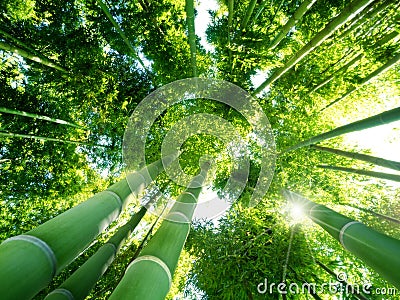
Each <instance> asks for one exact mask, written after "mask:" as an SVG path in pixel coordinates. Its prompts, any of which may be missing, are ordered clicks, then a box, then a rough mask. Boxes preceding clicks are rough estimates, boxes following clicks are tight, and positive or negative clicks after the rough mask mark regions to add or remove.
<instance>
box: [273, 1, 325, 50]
mask: <svg viewBox="0 0 400 300" xmlns="http://www.w3.org/2000/svg"><path fill="white" fill-rule="evenodd" d="M316 1H317V0H304V1H303V3H301V4H300V6H299V7H298V8H297V9H296V11H295V12H294V14H293V16H292V17H291V18H290V19H289V20H288V21H287V22H286V24H285V25H283V27H282V29H281V31H279V33H278V34H277V35H276V36H275V37H274V39H273V40H272V42H271V43H270V45H269V48H270V49H271V50H273V49H274V48H275V47H276V46H278V45H279V43H280V42H281V41H282V40H283V38H284V37H285V36H286V35H287V33H288V32H289V30H290V29H291V28H292V27H293V26H294V25H295V24H296V23H297V22H298V21H300V20H301V18H302V17H303V16H304V14H305V13H306V12H307V11H308V10H309V9H310V8H311V6H313V4H314V3H315V2H316Z"/></svg>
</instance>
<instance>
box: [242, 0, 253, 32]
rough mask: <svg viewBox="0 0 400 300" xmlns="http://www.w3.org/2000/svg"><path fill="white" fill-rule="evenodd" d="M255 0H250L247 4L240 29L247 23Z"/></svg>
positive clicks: (244, 27) (243, 28)
mask: <svg viewBox="0 0 400 300" xmlns="http://www.w3.org/2000/svg"><path fill="white" fill-rule="evenodd" d="M256 4H257V0H250V3H249V6H247V10H246V15H245V16H244V18H243V21H242V22H241V24H240V31H244V30H245V29H246V27H247V25H248V24H249V20H250V18H251V15H252V14H253V11H254V8H255V7H256Z"/></svg>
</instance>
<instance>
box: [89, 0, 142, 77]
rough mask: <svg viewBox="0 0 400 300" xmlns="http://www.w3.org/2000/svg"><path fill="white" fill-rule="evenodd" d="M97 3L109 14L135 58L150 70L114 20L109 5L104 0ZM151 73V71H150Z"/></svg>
mask: <svg viewBox="0 0 400 300" xmlns="http://www.w3.org/2000/svg"><path fill="white" fill-rule="evenodd" d="M97 3H98V4H99V6H100V7H101V9H102V10H103V12H104V14H105V15H106V16H107V18H108V20H109V21H110V22H111V23H112V25H113V26H114V28H115V30H117V32H118V34H119V36H120V37H121V38H122V40H123V41H124V43H125V45H126V46H127V47H128V48H129V50H130V51H131V54H132V55H133V57H134V58H135V59H137V61H138V62H139V63H140V65H141V66H142V67H143V69H144V70H145V71H146V72H148V70H147V68H146V66H145V64H144V62H143V60H142V59H141V58H140V57H139V55H138V54H137V53H136V50H135V48H134V47H133V45H132V43H131V42H130V41H129V40H128V38H127V37H126V35H125V33H124V31H123V30H122V28H121V26H119V24H118V23H117V22H116V21H115V20H114V17H113V16H112V15H111V12H110V10H109V9H108V7H107V5H106V4H105V3H104V2H103V1H102V0H97ZM148 73H149V72H148Z"/></svg>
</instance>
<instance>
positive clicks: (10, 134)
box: [0, 132, 106, 147]
mask: <svg viewBox="0 0 400 300" xmlns="http://www.w3.org/2000/svg"><path fill="white" fill-rule="evenodd" d="M2 136H3V137H8V138H23V139H33V140H39V141H45V142H60V143H65V144H74V145H83V146H93V147H106V146H103V145H94V144H90V143H85V142H78V141H70V140H63V139H58V138H51V137H45V136H38V135H30V134H20V133H13V132H0V137H2Z"/></svg>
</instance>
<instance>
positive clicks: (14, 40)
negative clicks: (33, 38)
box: [0, 29, 45, 57]
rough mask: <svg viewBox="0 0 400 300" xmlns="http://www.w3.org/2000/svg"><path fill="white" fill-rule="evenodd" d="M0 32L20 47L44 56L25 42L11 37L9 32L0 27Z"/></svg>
mask: <svg viewBox="0 0 400 300" xmlns="http://www.w3.org/2000/svg"><path fill="white" fill-rule="evenodd" d="M0 34H1V35H2V36H4V37H5V38H6V39H8V40H11V41H12V42H13V43H14V44H15V45H18V46H20V47H22V48H25V49H26V50H28V51H30V52H31V53H34V54H35V55H37V56H41V57H45V56H44V55H42V54H41V53H39V52H38V51H37V50H35V49H33V48H31V47H29V46H28V45H27V44H25V43H24V42H22V41H20V40H19V39H17V38H15V37H13V36H12V35H11V34H9V33H7V32H5V31H4V30H2V29H0Z"/></svg>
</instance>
